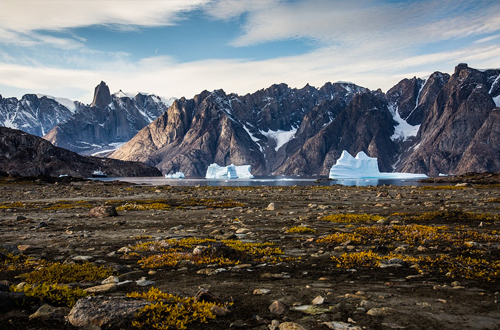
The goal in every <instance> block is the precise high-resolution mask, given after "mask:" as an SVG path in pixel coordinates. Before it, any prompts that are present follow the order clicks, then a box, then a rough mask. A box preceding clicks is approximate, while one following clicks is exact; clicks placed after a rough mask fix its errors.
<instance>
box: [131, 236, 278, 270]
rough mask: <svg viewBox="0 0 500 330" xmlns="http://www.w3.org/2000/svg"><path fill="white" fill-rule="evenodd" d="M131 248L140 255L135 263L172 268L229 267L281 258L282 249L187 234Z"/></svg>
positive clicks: (274, 260)
mask: <svg viewBox="0 0 500 330" xmlns="http://www.w3.org/2000/svg"><path fill="white" fill-rule="evenodd" d="M195 248H198V251H195ZM131 249H132V251H134V252H133V253H139V254H140V256H141V257H142V258H141V259H140V260H139V261H138V263H139V264H141V265H142V267H143V268H160V267H176V266H178V265H180V264H182V265H184V266H186V265H208V264H218V265H220V266H231V265H237V264H239V263H241V261H244V260H245V261H247V260H251V261H254V262H268V263H277V262H280V261H283V260H284V259H283V258H281V257H280V255H282V254H283V251H282V250H281V249H280V248H277V247H274V244H272V243H243V242H241V241H238V240H220V241H217V240H214V239H197V238H193V237H191V238H184V239H178V240H177V239H169V240H161V241H153V242H141V243H138V244H136V245H134V246H131Z"/></svg>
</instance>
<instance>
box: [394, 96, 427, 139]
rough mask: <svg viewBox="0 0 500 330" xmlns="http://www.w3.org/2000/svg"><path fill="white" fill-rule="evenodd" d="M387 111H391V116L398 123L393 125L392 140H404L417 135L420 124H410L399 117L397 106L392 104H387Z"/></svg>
mask: <svg viewBox="0 0 500 330" xmlns="http://www.w3.org/2000/svg"><path fill="white" fill-rule="evenodd" d="M389 111H390V112H391V113H392V117H393V118H394V120H395V121H396V123H398V124H397V125H396V127H394V134H393V135H392V136H391V140H392V141H406V140H408V139H409V138H410V137H413V136H417V133H418V130H419V128H420V125H415V126H412V125H410V124H408V123H407V122H406V121H405V120H404V119H403V118H401V116H400V115H399V112H398V109H397V106H395V105H393V104H391V105H389Z"/></svg>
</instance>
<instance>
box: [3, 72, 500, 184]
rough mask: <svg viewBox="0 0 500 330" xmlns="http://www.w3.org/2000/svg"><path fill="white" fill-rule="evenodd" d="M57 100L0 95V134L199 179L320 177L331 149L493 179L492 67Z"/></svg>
mask: <svg viewBox="0 0 500 330" xmlns="http://www.w3.org/2000/svg"><path fill="white" fill-rule="evenodd" d="M59 100H60V99H59ZM61 102H62V101H61ZM61 102H59V101H58V99H54V98H51V97H46V96H41V97H38V96H36V95H25V96H24V97H23V98H22V99H21V100H20V101H18V100H16V99H13V98H11V99H2V98H1V97H0V125H4V126H10V127H13V126H15V125H17V126H16V127H18V128H20V129H23V130H24V131H26V132H29V133H32V134H36V135H39V136H41V135H44V133H46V132H47V133H46V134H45V135H44V137H45V139H47V140H49V141H51V142H52V143H54V144H55V145H58V146H62V147H65V148H68V149H71V150H74V151H78V152H80V153H91V152H95V151H96V150H98V149H101V150H102V149H103V148H109V149H111V148H112V147H113V146H114V145H116V143H125V142H126V143H125V144H124V145H123V146H121V147H120V148H119V149H118V150H116V151H114V152H112V153H111V154H110V155H109V157H111V158H116V159H120V160H129V161H136V162H144V163H146V164H148V165H151V166H155V167H157V168H158V169H160V170H161V171H162V172H163V173H165V174H168V173H173V172H177V171H182V172H184V173H185V174H186V175H188V176H203V175H204V174H205V172H206V169H207V167H208V165H210V164H211V163H217V164H219V165H223V166H225V165H229V164H231V163H234V164H235V165H243V164H249V165H251V166H252V173H253V174H254V175H304V176H305V175H327V174H328V171H329V169H330V167H331V166H332V165H333V164H335V162H336V160H337V159H338V158H339V157H340V155H341V153H342V151H343V150H347V151H348V152H349V153H351V154H352V155H356V154H357V153H358V152H359V151H364V152H365V153H366V154H368V155H369V156H370V157H377V159H378V162H379V168H380V170H381V171H385V172H390V171H398V172H412V173H425V174H428V175H431V176H437V175H438V174H440V173H445V174H461V173H466V172H484V171H500V147H499V145H500V144H499V143H498V142H499V139H500V129H499V128H498V127H499V125H498V124H499V122H498V121H499V120H500V112H499V110H500V108H499V107H500V69H492V70H477V69H473V68H470V67H468V65H467V64H464V63H462V64H459V65H458V66H457V67H456V68H455V71H454V72H453V74H451V75H449V74H447V73H441V72H434V73H432V74H431V75H430V76H429V77H428V78H426V79H420V78H416V77H414V78H412V79H403V80H402V81H400V82H399V83H398V84H396V85H395V86H394V87H393V88H391V89H390V90H388V91H387V92H386V93H383V92H382V91H381V90H375V91H372V90H369V89H367V88H364V87H361V86H357V85H355V84H353V83H348V82H338V83H326V84H325V85H324V86H322V87H321V88H315V87H312V86H309V85H306V86H305V87H303V88H301V89H297V88H291V87H289V86H287V85H286V84H276V85H273V86H270V87H269V88H266V89H262V90H259V91H257V92H255V93H252V94H246V95H237V94H227V93H225V92H224V91H223V90H215V91H212V92H209V91H203V92H201V93H200V94H198V95H196V96H195V97H193V98H192V99H187V98H184V97H183V98H180V99H177V100H175V101H173V103H172V104H171V105H170V106H168V104H169V103H168V102H165V101H163V100H162V99H160V98H159V97H156V96H154V95H146V94H137V95H135V96H133V97H131V96H127V95H125V94H124V93H122V92H119V93H116V94H113V95H111V94H110V92H109V88H108V86H107V85H106V84H105V83H104V82H101V83H100V84H99V85H98V86H97V87H96V89H95V93H94V100H93V102H92V104H90V105H83V104H81V103H79V102H73V103H72V104H73V105H72V106H71V104H70V106H69V107H67V106H64V105H63V104H62V103H66V104H68V102H66V101H64V102H62V103H61ZM14 110H15V111H14ZM16 111H17V112H16ZM13 113H15V116H14V115H13ZM155 118H156V119H155ZM42 119H43V120H42ZM153 119H154V120H153ZM51 125H52V127H50V126H51ZM29 130H31V131H29ZM127 141H128V142H127Z"/></svg>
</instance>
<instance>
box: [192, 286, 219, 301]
mask: <svg viewBox="0 0 500 330" xmlns="http://www.w3.org/2000/svg"><path fill="white" fill-rule="evenodd" d="M194 300H195V301H205V302H211V303H222V299H220V298H219V297H217V296H216V295H214V294H213V293H212V292H210V291H209V290H208V289H205V288H201V289H200V290H199V291H198V293H196V295H195V296H194Z"/></svg>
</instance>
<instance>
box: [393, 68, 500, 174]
mask: <svg viewBox="0 0 500 330" xmlns="http://www.w3.org/2000/svg"><path fill="white" fill-rule="evenodd" d="M499 75H500V70H486V71H479V70H476V69H472V68H469V67H468V66H467V64H460V65H458V66H457V67H456V68H455V72H454V73H453V75H452V76H451V77H450V79H449V81H448V83H446V84H445V85H444V86H443V88H442V89H441V90H440V91H439V93H438V94H437V96H436V97H435V100H434V102H433V103H432V104H431V105H430V106H429V107H428V109H427V111H426V115H425V117H424V119H423V121H422V125H421V127H420V130H419V132H418V135H417V141H416V144H415V145H414V146H413V152H412V153H411V154H410V155H409V156H408V157H407V159H406V160H405V162H404V163H401V164H400V165H399V166H398V168H399V169H400V170H401V171H408V172H423V173H429V174H430V175H438V174H439V173H447V174H448V173H451V174H462V173H466V172H483V171H499V170H500V168H499V167H498V166H499V165H500V145H499V144H498V143H497V142H498V139H499V137H500V136H499V129H498V128H497V127H498V126H496V125H495V124H497V123H498V111H499V110H500V109H499V108H498V104H495V98H496V97H498V95H499V94H500V88H497V87H496V84H497V83H498V77H499Z"/></svg>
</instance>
